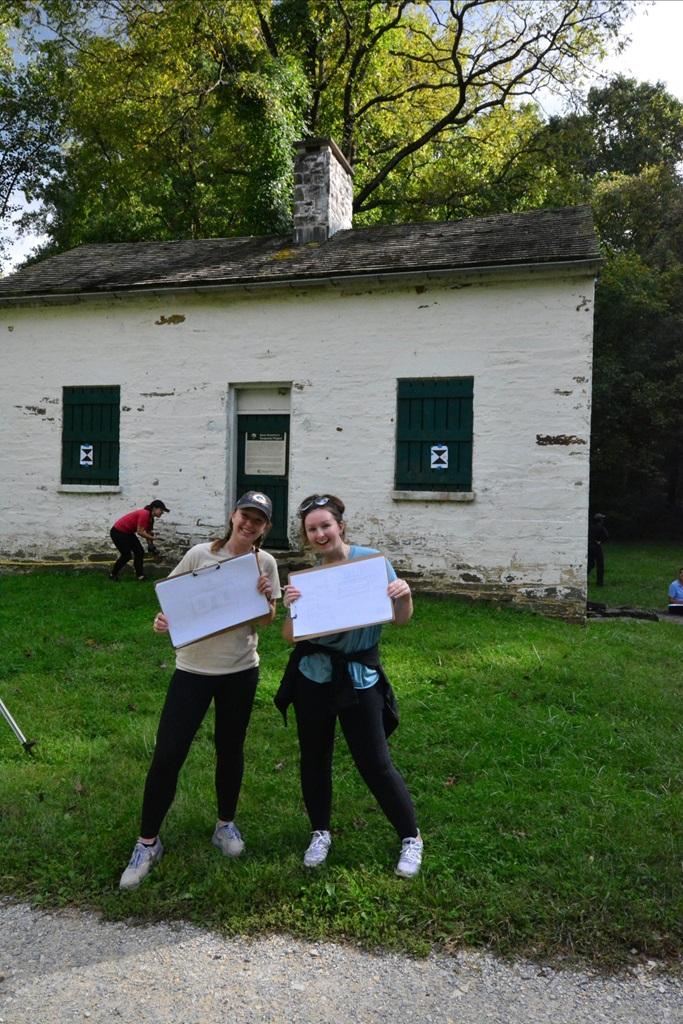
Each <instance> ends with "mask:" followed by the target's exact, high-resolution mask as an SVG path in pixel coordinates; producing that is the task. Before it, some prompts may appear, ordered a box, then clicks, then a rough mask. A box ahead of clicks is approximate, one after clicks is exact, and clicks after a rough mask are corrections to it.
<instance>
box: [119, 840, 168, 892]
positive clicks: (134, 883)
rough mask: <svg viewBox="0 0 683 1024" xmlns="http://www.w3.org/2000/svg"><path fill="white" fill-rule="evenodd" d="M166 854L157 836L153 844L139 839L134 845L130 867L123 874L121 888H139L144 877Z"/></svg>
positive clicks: (129, 862)
mask: <svg viewBox="0 0 683 1024" xmlns="http://www.w3.org/2000/svg"><path fill="white" fill-rule="evenodd" d="M163 855H164V848H163V846H162V844H161V840H160V839H159V838H158V837H157V838H156V839H155V840H154V842H153V843H152V844H151V845H148V844H147V843H141V842H140V841H139V840H138V842H137V843H136V844H135V846H134V847H133V853H132V855H131V858H130V860H129V861H128V867H127V868H126V870H125V871H124V872H123V874H122V875H121V880H120V882H119V889H137V887H138V886H139V884H140V882H141V881H142V879H143V878H146V877H147V875H148V874H149V873H150V871H151V870H152V868H153V867H154V865H155V864H157V863H158V862H159V861H160V860H161V858H162V857H163Z"/></svg>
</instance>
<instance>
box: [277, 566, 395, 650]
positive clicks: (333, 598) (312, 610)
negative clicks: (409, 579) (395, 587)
mask: <svg viewBox="0 0 683 1024" xmlns="http://www.w3.org/2000/svg"><path fill="white" fill-rule="evenodd" d="M289 581H290V583H292V584H293V586H295V587H296V588H297V590H299V591H300V592H301V597H299V598H298V599H297V601H296V603H295V604H294V606H293V609H292V635H293V638H294V639H295V640H307V639H309V638H310V637H316V636H326V635H329V634H330V633H344V632H346V631H347V630H349V629H361V628H363V627H364V626H376V625H380V624H381V623H383V622H391V621H392V620H393V618H394V606H393V602H392V600H391V598H390V597H389V596H388V594H387V587H388V586H389V577H388V576H387V563H386V559H385V557H384V555H380V554H378V555H364V556H363V557H362V558H353V559H350V560H348V561H345V562H335V563H334V564H333V565H323V566H319V567H317V568H315V569H302V570H301V571H300V572H293V573H290V575H289Z"/></svg>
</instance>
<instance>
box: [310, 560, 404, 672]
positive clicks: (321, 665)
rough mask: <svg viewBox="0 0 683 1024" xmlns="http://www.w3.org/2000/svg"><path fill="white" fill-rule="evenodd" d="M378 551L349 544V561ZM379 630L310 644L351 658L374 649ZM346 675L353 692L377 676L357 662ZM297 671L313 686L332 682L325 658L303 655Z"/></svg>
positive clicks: (390, 567) (369, 628) (333, 636)
mask: <svg viewBox="0 0 683 1024" xmlns="http://www.w3.org/2000/svg"><path fill="white" fill-rule="evenodd" d="M378 554H380V552H379V551H376V550H375V549H374V548H362V547H360V546H359V545H358V544H352V545H351V547H350V550H349V559H353V558H363V556H364V555H378ZM385 561H386V563H387V577H388V580H389V583H391V582H392V580H395V579H396V573H395V571H394V567H393V565H392V564H391V562H390V561H389V559H388V558H387V559H385ZM381 632H382V627H381V626H364V627H363V628H362V629H350V630H349V631H348V632H346V633H333V634H331V635H330V636H321V637H320V638H319V639H317V640H314V641H313V642H314V643H316V644H323V645H324V646H325V647H330V648H332V650H334V651H342V652H343V653H344V654H353V653H354V651H366V650H367V649H368V647H374V646H375V644H377V643H379V638H380V634H381ZM348 670H349V675H350V676H351V678H352V679H353V685H354V687H355V688H356V689H357V690H367V689H369V687H371V686H374V685H375V683H376V682H377V680H378V679H379V675H378V673H377V672H376V670H375V669H374V668H369V667H368V666H367V665H361V664H360V662H357V661H350V662H349V663H348ZM299 671H300V672H301V673H302V674H303V675H305V676H306V678H307V679H311V680H312V681H313V682H314V683H329V682H330V680H331V679H332V662H331V661H330V659H329V658H328V657H327V655H326V654H317V653H316V654H307V655H306V657H305V658H302V659H301V662H300V663H299Z"/></svg>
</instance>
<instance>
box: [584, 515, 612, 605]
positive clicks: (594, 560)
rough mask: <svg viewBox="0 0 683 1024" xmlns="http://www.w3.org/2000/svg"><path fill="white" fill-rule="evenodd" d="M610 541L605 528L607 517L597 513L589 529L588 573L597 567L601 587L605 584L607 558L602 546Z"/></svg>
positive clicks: (597, 576)
mask: <svg viewBox="0 0 683 1024" xmlns="http://www.w3.org/2000/svg"><path fill="white" fill-rule="evenodd" d="M607 540H609V534H608V532H607V528H606V526H605V516H604V515H603V514H602V512H596V513H595V515H594V516H593V518H592V520H591V522H590V525H589V527H588V573H589V574H590V572H591V570H592V569H593V566H595V574H596V581H595V582H596V583H597V585H598V586H599V587H601V586H602V585H603V584H604V582H605V556H604V554H603V552H602V545H603V544H604V543H605V541H607Z"/></svg>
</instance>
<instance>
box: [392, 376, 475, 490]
mask: <svg viewBox="0 0 683 1024" xmlns="http://www.w3.org/2000/svg"><path fill="white" fill-rule="evenodd" d="M473 393H474V378H473V377H425V378H413V379H410V380H399V381H398V408H397V417H396V423H397V427H396V484H395V486H396V489H397V490H405V491H471V489H472V400H473Z"/></svg>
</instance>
